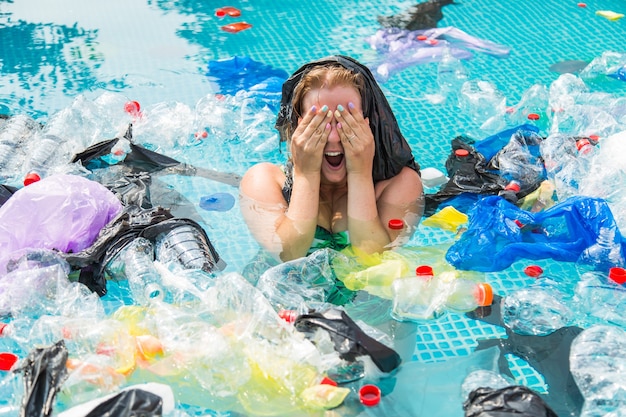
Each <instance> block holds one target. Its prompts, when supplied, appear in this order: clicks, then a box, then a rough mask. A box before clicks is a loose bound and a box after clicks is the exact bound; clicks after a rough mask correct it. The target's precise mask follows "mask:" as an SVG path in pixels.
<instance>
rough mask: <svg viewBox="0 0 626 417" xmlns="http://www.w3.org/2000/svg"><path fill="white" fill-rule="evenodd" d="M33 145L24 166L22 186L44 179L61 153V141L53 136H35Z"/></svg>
mask: <svg viewBox="0 0 626 417" xmlns="http://www.w3.org/2000/svg"><path fill="white" fill-rule="evenodd" d="M35 140H36V141H35V142H34V143H33V148H32V152H31V154H30V158H29V159H28V161H27V164H26V167H27V169H26V172H27V173H26V176H25V177H24V185H29V184H32V183H33V182H37V181H39V180H41V179H42V178H43V177H45V176H46V175H47V173H48V170H49V169H50V168H51V166H53V165H54V164H55V162H56V161H57V160H58V158H59V154H60V153H61V152H62V145H63V140H62V139H61V138H59V137H58V136H55V135H49V134H46V135H42V136H37V137H36V138H35Z"/></svg>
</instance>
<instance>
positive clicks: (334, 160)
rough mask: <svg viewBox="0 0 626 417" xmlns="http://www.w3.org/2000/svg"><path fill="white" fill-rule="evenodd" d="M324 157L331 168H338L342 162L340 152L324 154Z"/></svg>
mask: <svg viewBox="0 0 626 417" xmlns="http://www.w3.org/2000/svg"><path fill="white" fill-rule="evenodd" d="M324 157H325V158H326V161H328V163H329V164H330V166H332V167H338V166H339V165H341V161H343V153H341V152H326V153H325V154H324Z"/></svg>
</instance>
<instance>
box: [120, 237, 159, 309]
mask: <svg viewBox="0 0 626 417" xmlns="http://www.w3.org/2000/svg"><path fill="white" fill-rule="evenodd" d="M122 259H123V261H124V272H125V274H126V279H127V280H128V285H129V287H130V291H131V293H132V295H133V298H134V299H135V301H137V302H138V303H139V304H145V303H146V302H149V301H150V300H152V299H157V300H161V299H163V296H164V293H163V288H162V286H161V277H160V275H159V273H158V271H157V270H156V268H155V266H154V248H153V246H152V242H150V241H149V240H148V239H145V238H143V237H139V238H137V239H135V240H133V241H132V242H131V243H130V244H129V245H128V246H127V247H126V248H124V253H123V256H122Z"/></svg>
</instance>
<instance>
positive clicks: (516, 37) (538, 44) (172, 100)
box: [0, 0, 626, 392]
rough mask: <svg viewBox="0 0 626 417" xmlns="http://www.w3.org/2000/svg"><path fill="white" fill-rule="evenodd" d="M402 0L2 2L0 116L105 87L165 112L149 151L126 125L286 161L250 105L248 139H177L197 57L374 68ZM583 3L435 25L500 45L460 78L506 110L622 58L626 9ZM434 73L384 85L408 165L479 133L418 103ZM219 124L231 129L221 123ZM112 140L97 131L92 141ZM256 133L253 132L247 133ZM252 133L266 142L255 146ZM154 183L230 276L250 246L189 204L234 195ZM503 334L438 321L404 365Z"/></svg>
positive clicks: (203, 185)
mask: <svg viewBox="0 0 626 417" xmlns="http://www.w3.org/2000/svg"><path fill="white" fill-rule="evenodd" d="M412 4H414V2H411V1H406V0H403V1H387V0H385V1H376V0H366V1H360V2H358V5H357V4H354V3H351V2H347V1H345V0H334V1H332V0H328V1H320V2H300V1H295V0H292V1H283V2H276V1H270V0H263V1H237V2H234V3H231V4H229V5H232V6H235V7H238V8H239V9H241V12H242V14H241V17H240V18H238V19H232V18H228V17H226V18H223V19H220V18H217V17H216V16H215V9H216V8H218V7H221V6H224V5H225V4H222V3H218V2H215V1H208V2H199V1H198V2H194V1H191V2H188V1H150V0H148V1H141V0H124V1H122V0H112V1H107V2H100V3H97V4H96V3H93V4H92V3H91V2H81V1H77V0H53V1H49V2H46V3H45V6H43V5H42V3H41V2H40V1H36V0H21V1H19V2H9V1H1V2H0V35H1V36H0V45H1V48H0V51H1V52H0V74H1V75H2V77H1V78H0V113H3V114H18V113H28V114H30V115H32V116H34V117H37V118H39V119H40V120H42V121H44V122H45V120H46V118H47V117H48V116H49V115H51V114H53V113H55V112H56V111H58V110H61V109H64V108H66V107H68V106H70V105H71V103H72V102H73V100H74V99H75V97H76V96H78V95H84V96H86V97H87V98H88V99H89V100H96V99H97V98H98V97H101V95H102V94H103V93H104V92H113V93H119V94H121V95H123V96H124V97H127V98H128V99H132V100H137V101H139V102H140V103H141V104H142V106H143V108H144V109H147V111H146V113H147V114H149V115H152V117H153V119H152V120H159V121H163V120H166V119H167V117H166V115H167V114H169V115H171V116H172V121H171V124H168V125H164V126H163V127H162V131H163V132H164V134H163V136H166V135H167V134H169V135H176V137H175V138H169V140H171V141H172V142H167V143H164V142H160V140H161V139H162V138H161V137H159V134H158V133H159V132H158V126H157V127H155V126H143V127H142V126H141V125H140V126H138V127H137V134H138V136H139V137H141V138H142V139H144V140H145V141H146V142H147V143H149V144H152V145H153V146H154V147H157V148H159V147H160V149H163V150H167V151H168V154H169V153H172V155H171V156H173V157H176V158H179V159H180V160H183V161H185V162H190V163H193V164H196V165H198V166H204V167H207V168H213V169H218V170H221V171H227V172H235V173H237V174H243V173H244V172H245V170H246V169H247V168H248V167H250V166H251V165H252V164H254V163H256V162H258V161H261V160H272V161H276V162H278V161H281V160H283V159H284V158H285V155H284V154H283V153H280V152H279V151H278V150H277V148H274V147H273V145H272V144H274V143H276V144H277V138H276V137H275V136H273V135H274V133H273V132H271V125H272V123H273V119H272V117H273V115H272V114H271V112H270V113H264V112H265V111H267V110H262V109H258V117H259V120H260V124H259V126H258V129H256V130H253V131H247V130H246V129H247V128H248V127H247V126H249V124H250V122H251V119H250V118H247V119H245V120H240V119H238V118H237V117H235V118H234V120H235V121H236V122H237V123H240V124H239V125H236V126H227V127H226V128H225V129H223V130H222V131H221V133H220V135H219V137H218V139H219V140H215V141H214V142H209V143H206V142H205V143H202V144H199V145H197V146H189V145H188V144H187V140H188V139H189V137H190V136H192V135H193V131H194V129H192V128H190V127H189V126H190V125H191V127H193V128H195V127H197V126H196V125H201V123H200V122H202V121H206V120H207V119H206V118H204V119H203V118H202V117H199V116H198V112H199V111H200V110H201V106H200V104H202V100H205V101H206V99H205V96H211V93H212V92H214V91H216V89H217V88H218V87H217V86H216V85H215V84H214V83H212V82H211V81H210V80H209V78H208V77H207V76H206V72H207V66H208V62H209V61H215V60H219V59H227V58H231V57H233V56H247V57H251V58H252V59H254V60H255V61H259V62H262V63H265V64H268V65H271V66H272V67H275V68H280V69H284V70H285V71H287V72H288V73H291V72H292V71H294V70H295V69H297V68H298V67H299V66H300V65H301V64H302V63H304V62H306V61H308V60H312V59H316V58H319V57H322V56H325V55H329V54H335V53H341V54H346V55H351V56H353V57H355V58H357V59H360V60H361V61H362V62H364V63H370V62H374V61H375V60H376V59H377V58H378V56H377V52H376V51H374V50H372V49H371V47H370V46H369V45H368V44H367V43H366V42H365V39H366V38H367V37H368V36H371V35H372V34H373V33H374V32H375V31H376V29H378V28H379V25H378V22H377V20H376V17H377V16H378V15H391V14H394V13H398V12H400V11H402V10H405V9H406V8H407V7H409V6H410V5H412ZM586 6H587V7H579V6H578V5H577V2H574V1H545V0H523V1H517V2H509V1H498V2H494V1H489V0H475V1H459V2H457V3H455V4H453V5H449V6H446V7H444V8H443V14H444V18H443V19H442V20H441V21H440V22H439V25H438V26H439V27H444V26H454V27H457V28H459V29H461V30H463V31H465V32H467V33H468V34H470V35H472V36H475V37H478V38H483V39H487V40H490V41H492V42H496V43H499V44H502V45H505V46H508V47H510V49H511V53H510V56H509V57H507V58H496V57H492V56H489V55H486V54H483V53H479V52H477V53H475V54H474V58H473V59H472V60H469V61H464V62H463V64H464V65H465V67H466V68H467V69H468V71H469V74H470V78H471V79H476V80H478V79H480V80H486V81H490V82H492V83H494V84H495V85H496V86H497V88H498V89H499V90H500V91H501V92H502V93H503V95H504V96H505V97H506V99H507V105H514V104H516V103H517V102H518V101H519V100H520V99H521V97H522V94H523V92H524V91H526V90H527V89H528V88H530V87H531V86H532V85H533V84H536V83H540V84H544V85H549V84H550V83H551V82H552V81H554V80H555V79H556V78H557V77H558V75H559V74H557V73H555V72H553V71H551V70H550V66H551V65H553V64H555V63H558V62H562V61H567V60H582V61H591V60H593V59H594V58H597V57H599V56H600V55H601V54H602V53H603V52H605V51H616V52H622V53H623V52H625V48H626V47H625V44H624V39H626V26H625V25H626V19H625V20H619V21H609V20H608V19H605V18H602V17H600V16H597V15H595V11H597V10H615V11H618V12H621V13H626V10H624V4H623V3H616V2H614V1H609V0H594V1H589V2H587V3H586ZM620 8H621V10H618V9H620ZM238 20H245V21H247V22H249V23H251V24H252V28H250V29H248V30H245V31H242V32H240V33H236V34H231V33H226V32H224V31H221V30H220V26H221V25H223V24H226V23H230V22H233V21H238ZM436 75H437V66H436V64H435V63H430V64H422V65H415V66H412V67H409V68H407V69H405V70H403V71H401V72H399V73H397V74H395V75H393V76H392V77H391V78H390V79H389V80H388V81H386V82H384V83H382V84H381V86H382V88H383V90H384V91H385V93H386V94H387V96H388V99H389V101H390V103H391V106H392V108H393V109H394V111H395V113H396V116H397V118H398V121H399V123H400V126H401V128H402V131H403V133H404V135H405V136H406V137H407V140H408V141H409V143H410V145H411V147H412V148H413V150H414V153H415V156H416V159H417V161H418V162H419V163H420V164H421V166H422V167H430V166H432V167H436V168H438V169H441V170H443V169H444V165H443V164H444V162H445V160H446V158H447V156H448V153H449V151H450V140H451V139H453V138H454V137H455V136H457V135H461V134H468V135H481V134H484V133H483V132H481V131H480V129H479V126H478V124H477V123H476V122H475V121H473V120H472V119H471V117H470V116H469V115H468V114H467V113H466V112H463V111H462V110H461V109H460V108H459V106H458V104H457V103H455V102H454V101H451V100H448V101H446V102H444V103H442V104H434V103H432V102H431V101H430V100H429V99H428V96H427V95H428V94H434V93H436V92H437V85H436ZM600 87H601V88H602V86H600ZM606 88H608V89H610V90H611V92H612V93H615V94H622V95H623V94H624V93H626V83H621V84H620V83H619V82H613V83H608V84H607V87H606ZM177 103H178V104H180V105H177ZM210 108H212V107H211V106H209V105H207V106H206V107H205V109H210ZM240 110H241V109H240V107H237V108H236V109H235V110H234V112H233V113H232V114H235V115H237V114H243V113H236V111H240ZM157 115H158V117H157ZM222 117H223V120H224V121H228V120H230V119H228V115H227V116H222ZM176 121H178V122H179V125H175V123H176ZM185 122H188V123H187V125H186V124H185ZM222 127H223V125H222ZM142 129H143V130H142ZM118 133H119V132H102V134H103V135H104V137H102V138H101V139H105V138H110V137H114V136H115V135H116V134H118ZM150 134H153V136H152V139H151V138H150ZM254 134H257V136H255V137H252V136H253V135H254ZM261 134H262V135H265V136H263V137H259V136H262V135H261ZM481 138H482V137H476V139H481ZM163 140H165V139H163ZM274 140H276V142H274ZM161 180H162V181H163V183H164V184H165V185H164V186H165V187H171V188H173V189H175V190H176V191H178V192H180V193H181V194H182V195H184V196H185V197H186V198H188V199H189V201H190V202H191V203H192V204H193V205H194V207H195V208H196V209H197V210H198V214H199V215H200V216H202V218H203V219H204V221H205V223H204V225H205V227H206V229H207V233H208V234H209V236H210V237H211V240H212V242H213V244H214V245H215V246H216V248H217V249H218V251H219V252H220V253H221V254H222V256H223V257H224V258H225V259H226V261H227V262H228V269H227V271H240V270H241V268H242V267H243V266H244V265H245V264H246V263H247V262H248V261H249V259H250V258H251V257H252V256H253V255H254V254H255V252H256V250H257V248H258V247H257V245H256V244H255V243H254V242H253V240H252V238H251V237H250V235H249V233H248V231H247V229H246V227H245V225H244V224H243V222H242V220H241V218H240V216H239V214H238V211H237V210H236V209H234V210H231V211H227V212H210V213H208V212H205V211H202V210H201V209H199V208H198V204H199V200H200V198H201V197H202V196H204V195H210V194H212V193H215V192H230V193H234V191H233V189H232V187H230V186H227V185H224V184H220V183H216V182H213V181H210V180H206V179H203V178H194V177H191V178H189V177H178V176H168V177H164V178H161ZM453 240H454V236H453V235H451V234H450V233H449V232H446V231H443V230H441V229H437V228H429V227H425V226H421V227H420V230H419V231H418V232H417V234H416V235H415V237H414V238H413V239H412V241H411V243H412V244H415V245H432V244H436V243H446V242H452V241H453ZM535 263H537V264H539V265H541V266H542V267H544V269H545V270H550V271H551V272H552V273H553V274H554V275H559V276H567V275H568V274H575V273H576V271H575V270H574V268H573V266H572V265H569V264H564V263H557V262H553V261H541V262H535ZM526 265H528V262H524V261H519V262H516V263H515V264H513V265H512V266H511V267H510V268H508V269H507V270H506V271H503V272H500V273H489V274H487V281H488V282H490V283H491V284H492V285H493V287H494V290H495V292H496V293H497V294H499V295H501V296H504V295H506V294H507V293H508V292H509V291H511V290H513V289H515V288H519V287H521V286H524V285H526V284H527V283H529V282H530V280H531V279H530V278H528V277H527V276H526V275H525V274H524V273H523V268H524V267H525V266H526ZM504 337H506V333H505V332H504V330H503V329H502V328H500V327H497V326H492V325H489V324H486V323H484V322H481V321H478V320H472V319H470V318H468V317H465V316H459V315H454V314H449V315H447V316H445V317H444V318H442V319H441V320H438V321H436V322H433V323H428V324H424V325H421V326H420V327H419V329H418V332H417V340H416V349H415V353H414V359H415V360H416V361H419V362H424V363H428V362H439V361H445V360H447V359H450V358H454V357H463V356H467V355H469V354H470V353H471V352H472V351H473V349H474V348H475V347H476V345H477V343H478V341H479V340H481V339H500V338H504ZM507 359H508V361H509V364H510V367H511V369H512V371H513V373H514V374H515V376H516V377H518V378H519V380H520V381H521V382H524V383H526V384H527V385H528V386H530V387H531V388H533V389H536V390H537V391H540V392H543V391H545V390H546V387H545V381H543V379H542V377H541V375H538V374H537V372H536V371H535V370H533V369H532V368H531V367H529V366H528V365H527V364H525V363H523V361H521V362H520V359H519V358H517V357H511V356H509V357H507Z"/></svg>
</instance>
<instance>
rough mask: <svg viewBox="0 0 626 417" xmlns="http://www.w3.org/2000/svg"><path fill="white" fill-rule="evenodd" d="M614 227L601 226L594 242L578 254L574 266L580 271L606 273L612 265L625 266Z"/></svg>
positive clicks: (619, 241) (625, 261)
mask: <svg viewBox="0 0 626 417" xmlns="http://www.w3.org/2000/svg"><path fill="white" fill-rule="evenodd" d="M616 227H617V226H615V227H601V228H600V230H599V232H598V237H597V240H596V242H595V243H594V244H593V245H591V246H589V247H588V248H587V249H585V250H584V251H583V252H582V253H581V254H580V257H579V258H578V261H577V263H576V266H577V267H578V269H579V271H581V273H582V272H584V271H585V269H593V270H596V271H601V272H604V273H608V271H609V269H610V268H612V267H624V266H626V260H625V259H624V253H623V250H622V245H621V239H619V237H618V236H617V235H616V233H615V232H616Z"/></svg>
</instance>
